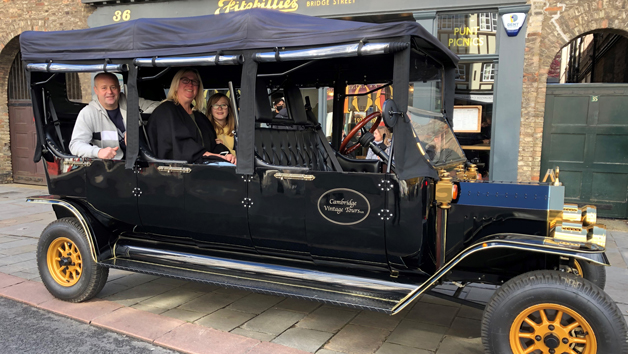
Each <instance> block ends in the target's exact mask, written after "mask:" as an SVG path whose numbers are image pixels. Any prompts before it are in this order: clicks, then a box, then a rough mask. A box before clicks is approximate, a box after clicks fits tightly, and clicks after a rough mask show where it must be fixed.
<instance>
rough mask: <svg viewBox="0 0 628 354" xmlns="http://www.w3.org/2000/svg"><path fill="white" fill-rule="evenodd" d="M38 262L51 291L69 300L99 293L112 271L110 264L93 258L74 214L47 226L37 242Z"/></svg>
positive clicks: (57, 296) (44, 281) (76, 300)
mask: <svg viewBox="0 0 628 354" xmlns="http://www.w3.org/2000/svg"><path fill="white" fill-rule="evenodd" d="M37 266H38V268H39V275H40V276H41V280H42V282H43V283H44V285H45V286H46V288H47V289H48V291H49V292H50V293H51V294H52V295H54V296H55V297H56V298H59V299H61V300H65V301H70V302H82V301H86V300H89V299H91V298H93V297H94V296H96V294H98V293H99V292H100V290H102V288H103V287H104V286H105V283H106V282H107V276H108V275H109V268H105V267H102V266H100V265H98V264H97V263H96V262H95V261H94V260H93V258H92V256H91V252H90V247H89V243H88V241H87V235H85V232H84V230H83V227H82V226H81V225H80V224H79V223H78V221H77V220H76V219H75V218H63V219H60V220H57V221H55V222H52V223H51V224H50V225H48V226H47V227H46V228H45V229H44V231H43V232H42V233H41V236H40V238H39V243H38V245H37Z"/></svg>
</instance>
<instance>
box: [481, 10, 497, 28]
mask: <svg viewBox="0 0 628 354" xmlns="http://www.w3.org/2000/svg"><path fill="white" fill-rule="evenodd" d="M480 31H488V32H495V31H497V14H496V13H490V12H485V13H481V14H480Z"/></svg>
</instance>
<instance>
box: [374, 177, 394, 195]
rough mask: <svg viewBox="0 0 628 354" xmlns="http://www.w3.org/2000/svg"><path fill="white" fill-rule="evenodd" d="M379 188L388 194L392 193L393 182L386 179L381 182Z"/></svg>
mask: <svg viewBox="0 0 628 354" xmlns="http://www.w3.org/2000/svg"><path fill="white" fill-rule="evenodd" d="M377 186H378V187H379V188H380V190H382V191H386V192H389V191H391V190H392V188H393V187H392V182H391V181H389V180H386V179H383V180H381V181H380V182H379V184H378V185H377Z"/></svg>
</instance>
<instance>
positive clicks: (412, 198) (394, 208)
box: [386, 174, 428, 270]
mask: <svg viewBox="0 0 628 354" xmlns="http://www.w3.org/2000/svg"><path fill="white" fill-rule="evenodd" d="M387 180H388V181H389V182H387V188H388V189H390V190H388V191H387V195H388V199H387V206H386V209H388V210H389V214H388V216H387V218H386V251H387V253H388V261H389V262H390V265H391V267H393V268H397V269H399V270H402V269H416V268H418V267H420V266H421V262H422V261H423V259H422V257H421V255H422V253H423V252H422V251H423V247H424V240H423V237H424V234H423V223H424V222H425V221H426V220H425V219H426V218H425V217H426V210H425V207H426V204H428V203H427V202H428V200H424V197H427V195H426V193H425V190H426V185H425V181H426V180H425V179H424V178H416V179H412V180H407V181H400V180H398V179H397V178H396V177H395V176H394V175H392V174H391V175H388V176H387Z"/></svg>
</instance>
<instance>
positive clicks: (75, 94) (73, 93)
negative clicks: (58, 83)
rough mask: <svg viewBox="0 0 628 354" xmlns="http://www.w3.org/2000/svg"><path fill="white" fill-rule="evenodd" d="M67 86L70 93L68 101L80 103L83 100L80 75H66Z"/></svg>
mask: <svg viewBox="0 0 628 354" xmlns="http://www.w3.org/2000/svg"><path fill="white" fill-rule="evenodd" d="M65 84H66V90H67V92H68V99H69V100H70V101H79V102H80V101H81V99H82V98H83V94H82V92H81V81H80V80H79V76H78V73H66V74H65Z"/></svg>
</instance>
